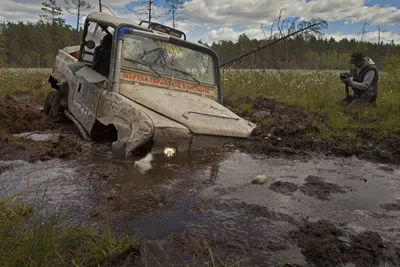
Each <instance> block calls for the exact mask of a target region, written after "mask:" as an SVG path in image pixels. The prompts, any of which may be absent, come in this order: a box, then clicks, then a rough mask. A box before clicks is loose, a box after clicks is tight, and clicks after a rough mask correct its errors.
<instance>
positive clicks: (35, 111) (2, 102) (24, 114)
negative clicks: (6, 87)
mask: <svg viewBox="0 0 400 267" xmlns="http://www.w3.org/2000/svg"><path fill="white" fill-rule="evenodd" d="M41 107H42V104H41V103H39V102H38V101H35V100H34V99H32V98H23V99H20V100H16V99H15V98H13V97H11V96H5V97H3V98H0V125H1V127H2V130H3V131H4V132H6V133H9V134H16V133H22V132H31V131H35V130H41V131H43V130H50V129H55V128H56V127H57V125H55V124H54V123H52V122H51V121H50V120H48V119H47V118H46V115H45V114H44V113H43V112H41V110H40V108H41Z"/></svg>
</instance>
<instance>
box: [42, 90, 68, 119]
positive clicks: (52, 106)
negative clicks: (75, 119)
mask: <svg viewBox="0 0 400 267" xmlns="http://www.w3.org/2000/svg"><path fill="white" fill-rule="evenodd" d="M43 111H44V112H45V114H46V115H47V116H49V117H50V118H51V119H52V120H53V121H54V122H63V121H64V120H65V118H66V116H65V114H64V108H63V107H62V106H61V103H60V97H59V95H58V92H56V91H52V92H50V93H48V94H47V97H46V101H45V103H44V106H43Z"/></svg>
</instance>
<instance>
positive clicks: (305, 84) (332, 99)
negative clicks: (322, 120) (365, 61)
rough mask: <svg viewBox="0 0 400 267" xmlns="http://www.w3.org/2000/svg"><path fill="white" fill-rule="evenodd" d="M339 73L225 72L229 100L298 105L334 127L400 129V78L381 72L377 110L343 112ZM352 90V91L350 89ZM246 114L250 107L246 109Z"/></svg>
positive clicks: (372, 108)
mask: <svg viewBox="0 0 400 267" xmlns="http://www.w3.org/2000/svg"><path fill="white" fill-rule="evenodd" d="M338 74H339V73H338V72H336V71H301V70H293V71H292V70H285V71H277V70H260V71H241V70H238V71H236V70H224V71H223V84H222V86H223V90H224V98H225V99H226V100H228V101H229V100H230V101H234V100H235V99H237V98H238V97H242V96H250V97H251V96H264V97H268V98H273V99H276V100H278V101H282V102H284V103H287V104H296V105H300V106H302V107H304V108H305V109H307V110H309V111H315V112H320V113H323V114H327V115H328V116H329V122H330V124H331V126H332V127H333V128H337V129H343V128H360V127H362V128H371V129H379V130H385V129H391V130H393V129H395V130H398V129H399V128H400V116H398V115H397V114H400V79H399V78H397V77H398V76H397V74H396V73H384V72H380V80H379V95H378V100H377V107H363V108H359V109H355V110H351V111H348V110H346V112H345V111H344V109H343V107H341V106H339V105H338V104H337V102H338V101H339V100H341V99H343V98H344V97H345V96H346V95H345V87H344V84H343V83H341V81H340V79H339V77H338V76H339V75H338ZM350 91H351V88H350ZM245 108H246V111H247V109H248V107H245Z"/></svg>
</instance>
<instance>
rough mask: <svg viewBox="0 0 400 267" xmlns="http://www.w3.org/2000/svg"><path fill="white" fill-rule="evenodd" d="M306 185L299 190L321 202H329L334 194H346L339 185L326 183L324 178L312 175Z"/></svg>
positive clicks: (307, 179)
mask: <svg viewBox="0 0 400 267" xmlns="http://www.w3.org/2000/svg"><path fill="white" fill-rule="evenodd" d="M305 181H306V183H305V184H304V185H302V186H301V187H300V188H299V189H300V191H301V192H303V194H305V195H307V196H311V197H315V198H317V199H321V200H328V199H329V198H330V197H331V195H332V194H335V193H342V194H344V193H346V191H345V190H343V189H342V188H341V187H340V186H339V185H337V184H333V183H329V182H325V181H324V179H323V178H321V177H317V176H313V175H310V176H308V177H307V178H306V179H305Z"/></svg>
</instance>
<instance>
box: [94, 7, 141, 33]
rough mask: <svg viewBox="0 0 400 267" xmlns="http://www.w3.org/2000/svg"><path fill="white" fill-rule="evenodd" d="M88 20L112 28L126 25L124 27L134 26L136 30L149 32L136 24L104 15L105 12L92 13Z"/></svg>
mask: <svg viewBox="0 0 400 267" xmlns="http://www.w3.org/2000/svg"><path fill="white" fill-rule="evenodd" d="M86 19H88V20H92V21H95V22H98V23H102V22H103V23H106V24H108V25H110V26H113V27H116V28H117V27H119V26H121V25H124V26H132V27H134V28H140V29H143V30H145V31H148V29H147V28H145V27H142V26H139V25H138V24H136V23H133V22H131V21H127V20H124V19H121V18H119V17H115V16H113V15H110V14H107V13H103V12H97V11H95V12H91V13H90V14H89V15H88V16H87V17H86Z"/></svg>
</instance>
